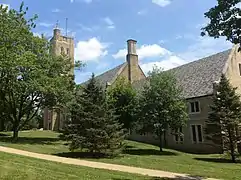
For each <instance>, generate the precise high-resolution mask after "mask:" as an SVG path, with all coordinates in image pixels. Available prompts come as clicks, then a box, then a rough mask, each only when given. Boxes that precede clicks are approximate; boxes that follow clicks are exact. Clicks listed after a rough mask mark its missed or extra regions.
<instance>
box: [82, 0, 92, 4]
mask: <svg viewBox="0 0 241 180" xmlns="http://www.w3.org/2000/svg"><path fill="white" fill-rule="evenodd" d="M83 1H84V2H85V3H91V2H92V0H83Z"/></svg>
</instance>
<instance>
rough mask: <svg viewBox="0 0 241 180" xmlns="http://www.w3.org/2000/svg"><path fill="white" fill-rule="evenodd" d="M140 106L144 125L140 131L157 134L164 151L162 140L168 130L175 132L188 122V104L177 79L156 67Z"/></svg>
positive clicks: (143, 93) (141, 122)
mask: <svg viewBox="0 0 241 180" xmlns="http://www.w3.org/2000/svg"><path fill="white" fill-rule="evenodd" d="M139 105H140V115H139V120H140V124H141V125H142V127H141V129H140V130H141V132H150V133H153V134H154V133H155V134H156V135H157V136H158V138H159V140H160V144H159V146H160V151H162V144H163V143H162V138H163V135H165V133H166V132H167V130H168V129H169V128H170V129H171V130H172V131H173V132H175V131H176V130H177V129H178V128H180V127H182V126H184V125H185V122H186V120H187V113H186V112H187V111H186V104H185V102H184V101H183V98H182V97H181V89H180V88H179V86H178V85H177V81H176V79H175V77H174V76H173V75H172V74H171V73H170V72H167V71H162V70H161V69H158V68H157V67H154V68H153V71H152V72H151V73H150V74H149V83H148V84H147V85H145V88H144V90H143V92H142V96H141V98H140V102H139Z"/></svg>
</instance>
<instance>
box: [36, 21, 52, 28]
mask: <svg viewBox="0 0 241 180" xmlns="http://www.w3.org/2000/svg"><path fill="white" fill-rule="evenodd" d="M38 25H39V26H43V27H48V28H49V27H51V26H53V24H51V23H46V22H40V23H38Z"/></svg>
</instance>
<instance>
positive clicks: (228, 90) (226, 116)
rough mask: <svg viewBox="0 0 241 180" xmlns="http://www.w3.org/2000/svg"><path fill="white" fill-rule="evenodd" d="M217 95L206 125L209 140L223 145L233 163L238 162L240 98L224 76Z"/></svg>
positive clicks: (240, 118) (240, 117)
mask: <svg viewBox="0 0 241 180" xmlns="http://www.w3.org/2000/svg"><path fill="white" fill-rule="evenodd" d="M216 88H217V89H216V91H217V93H216V94H215V96H214V99H213V105H212V106H211V109H212V113H211V114H210V116H209V120H208V121H207V123H206V128H205V129H206V134H207V139H209V140H212V141H213V142H214V143H215V144H218V145H222V146H223V148H224V151H225V152H228V153H229V154H230V156H231V159H232V161H233V162H236V154H237V143H238V142H239V141H240V135H239V130H240V129H239V124H240V123H241V102H240V96H239V95H237V94H236V92H235V90H236V88H233V87H232V86H231V85H230V83H229V80H228V79H227V78H226V77H225V75H222V77H221V80H220V83H219V84H218V85H217V87H216Z"/></svg>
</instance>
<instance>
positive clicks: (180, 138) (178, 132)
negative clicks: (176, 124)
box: [175, 127, 184, 143]
mask: <svg viewBox="0 0 241 180" xmlns="http://www.w3.org/2000/svg"><path fill="white" fill-rule="evenodd" d="M183 140H184V138H183V130H182V127H180V128H178V129H177V130H176V132H175V141H176V143H183Z"/></svg>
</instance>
